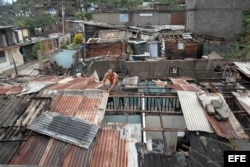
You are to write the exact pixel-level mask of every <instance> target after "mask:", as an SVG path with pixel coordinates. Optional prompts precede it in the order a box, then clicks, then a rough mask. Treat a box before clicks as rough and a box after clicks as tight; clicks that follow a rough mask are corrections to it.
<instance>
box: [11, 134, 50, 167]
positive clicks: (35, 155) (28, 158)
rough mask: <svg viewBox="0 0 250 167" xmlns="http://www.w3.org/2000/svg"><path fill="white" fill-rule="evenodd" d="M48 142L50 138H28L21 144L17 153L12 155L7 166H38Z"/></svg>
mask: <svg viewBox="0 0 250 167" xmlns="http://www.w3.org/2000/svg"><path fill="white" fill-rule="evenodd" d="M49 140H50V138H49V137H46V136H39V135H32V136H30V137H29V138H28V140H27V141H26V142H22V144H21V146H20V148H19V151H18V152H16V154H14V156H13V158H12V159H11V161H10V163H9V164H12V165H14V164H16V165H38V164H39V162H40V160H41V158H42V157H43V154H44V152H45V150H46V147H47V145H48V143H49ZM34 148H35V149H34Z"/></svg>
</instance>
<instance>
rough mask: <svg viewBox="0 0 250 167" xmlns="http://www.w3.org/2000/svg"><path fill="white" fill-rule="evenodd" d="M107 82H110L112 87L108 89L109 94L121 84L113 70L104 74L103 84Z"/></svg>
mask: <svg viewBox="0 0 250 167" xmlns="http://www.w3.org/2000/svg"><path fill="white" fill-rule="evenodd" d="M106 81H109V82H110V85H111V87H110V88H109V89H108V92H109V93H110V92H111V91H112V89H113V88H114V87H115V86H116V85H118V83H119V80H118V74H117V73H116V72H113V70H112V69H109V70H108V71H107V72H106V73H105V74H104V77H103V80H102V82H103V84H105V83H106Z"/></svg>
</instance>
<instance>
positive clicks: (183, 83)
mask: <svg viewBox="0 0 250 167" xmlns="http://www.w3.org/2000/svg"><path fill="white" fill-rule="evenodd" d="M170 80H171V81H172V82H173V84H177V85H188V84H189V83H188V82H187V81H186V80H185V79H182V78H180V79H178V78H177V79H176V78H170Z"/></svg>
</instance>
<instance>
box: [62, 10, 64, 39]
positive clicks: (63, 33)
mask: <svg viewBox="0 0 250 167" xmlns="http://www.w3.org/2000/svg"><path fill="white" fill-rule="evenodd" d="M62 31H63V36H64V7H63V5H62Z"/></svg>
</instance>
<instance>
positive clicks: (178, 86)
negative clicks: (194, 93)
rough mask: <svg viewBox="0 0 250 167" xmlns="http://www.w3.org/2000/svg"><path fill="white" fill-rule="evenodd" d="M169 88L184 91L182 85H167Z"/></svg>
mask: <svg viewBox="0 0 250 167" xmlns="http://www.w3.org/2000/svg"><path fill="white" fill-rule="evenodd" d="M167 87H168V88H172V89H174V90H183V88H182V87H181V86H180V85H176V84H167Z"/></svg>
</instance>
